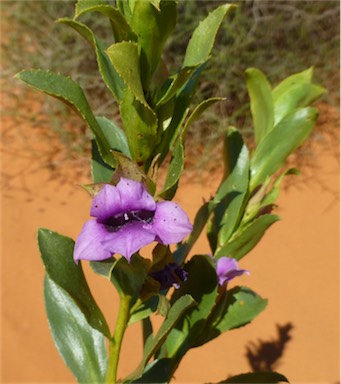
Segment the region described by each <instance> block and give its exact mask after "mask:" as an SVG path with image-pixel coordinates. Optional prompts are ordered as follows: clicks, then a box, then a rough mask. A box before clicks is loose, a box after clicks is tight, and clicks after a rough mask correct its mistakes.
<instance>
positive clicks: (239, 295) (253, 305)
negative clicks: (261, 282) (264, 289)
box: [213, 287, 268, 333]
mask: <svg viewBox="0 0 341 384" xmlns="http://www.w3.org/2000/svg"><path fill="white" fill-rule="evenodd" d="M267 303H268V300H267V299H263V298H262V297H260V296H259V295H257V294H256V293H255V292H253V291H252V290H251V289H249V288H247V287H234V288H232V289H229V290H228V291H227V292H226V293H225V297H223V300H222V303H221V304H222V305H221V308H219V311H220V317H219V318H218V319H216V320H215V321H214V323H213V326H214V328H215V329H217V330H218V331H219V332H220V333H223V332H226V331H228V330H230V329H234V328H239V327H242V326H244V325H246V324H248V323H249V322H250V321H252V320H253V319H254V318H255V317H256V316H258V315H259V314H260V313H261V312H262V311H263V310H264V309H265V307H266V306H267ZM218 306H219V304H218Z"/></svg>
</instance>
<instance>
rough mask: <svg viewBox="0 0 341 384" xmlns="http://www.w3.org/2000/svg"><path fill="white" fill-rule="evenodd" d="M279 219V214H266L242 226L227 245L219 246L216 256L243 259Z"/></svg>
mask: <svg viewBox="0 0 341 384" xmlns="http://www.w3.org/2000/svg"><path fill="white" fill-rule="evenodd" d="M278 220H279V217H278V216H277V215H270V214H266V215H262V216H260V217H258V218H257V219H255V220H253V221H252V222H251V223H249V224H247V225H245V226H242V227H241V228H240V229H238V230H237V231H236V232H235V233H234V235H233V236H232V237H231V238H230V240H229V241H228V242H227V243H226V244H225V245H223V246H221V247H219V248H217V250H216V252H215V253H214V257H215V258H220V257H222V256H229V257H233V258H235V259H237V260H239V259H241V258H242V257H243V256H245V255H246V254H247V253H248V252H250V251H251V249H253V248H254V247H255V246H256V245H257V244H258V242H259V240H260V239H261V238H262V237H263V235H264V233H265V231H266V230H267V229H268V228H269V227H270V226H271V225H272V224H273V223H274V222H276V221H278Z"/></svg>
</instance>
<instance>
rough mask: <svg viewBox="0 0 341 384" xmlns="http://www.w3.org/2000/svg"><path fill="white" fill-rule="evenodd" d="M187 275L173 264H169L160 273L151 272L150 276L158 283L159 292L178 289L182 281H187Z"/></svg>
mask: <svg viewBox="0 0 341 384" xmlns="http://www.w3.org/2000/svg"><path fill="white" fill-rule="evenodd" d="M187 275H188V273H187V272H186V271H184V270H183V269H182V268H180V267H179V266H178V265H177V264H175V263H169V264H167V265H166V266H165V268H164V269H162V270H161V271H156V272H152V273H151V274H150V276H151V277H152V278H153V279H155V280H156V281H158V282H159V283H160V290H161V291H162V290H164V289H168V288H170V287H172V286H173V287H174V288H176V289H178V288H179V287H180V283H181V282H182V281H186V280H187Z"/></svg>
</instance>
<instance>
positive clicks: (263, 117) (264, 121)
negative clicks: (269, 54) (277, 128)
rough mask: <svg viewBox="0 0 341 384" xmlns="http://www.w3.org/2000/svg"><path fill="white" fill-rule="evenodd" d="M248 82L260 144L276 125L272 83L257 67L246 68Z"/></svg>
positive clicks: (256, 133) (255, 127) (253, 118)
mask: <svg viewBox="0 0 341 384" xmlns="http://www.w3.org/2000/svg"><path fill="white" fill-rule="evenodd" d="M246 83H247V89H248V92H249V96H250V101H251V113H252V120H253V126H254V130H255V140H256V143H257V144H259V143H260V142H261V141H262V140H263V138H264V137H265V136H266V135H267V133H268V132H270V131H271V130H272V128H273V126H274V105H273V99H272V91H271V86H270V83H269V82H268V80H267V78H266V77H265V75H264V74H263V73H262V72H261V71H259V70H258V69H256V68H249V69H247V70H246Z"/></svg>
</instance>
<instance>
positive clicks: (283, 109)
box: [275, 84, 326, 125]
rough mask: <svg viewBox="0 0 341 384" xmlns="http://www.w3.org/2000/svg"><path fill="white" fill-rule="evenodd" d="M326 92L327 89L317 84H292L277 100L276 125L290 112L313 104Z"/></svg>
mask: <svg viewBox="0 0 341 384" xmlns="http://www.w3.org/2000/svg"><path fill="white" fill-rule="evenodd" d="M324 93H326V90H325V89H324V88H322V87H320V86H318V85H315V84H297V85H294V86H292V87H291V88H290V90H288V92H286V93H283V94H281V96H280V97H278V98H277V99H276V100H275V125H276V124H278V122H280V121H281V120H282V119H283V118H284V117H285V116H286V115H287V114H288V113H290V112H292V111H293V110H295V109H297V108H300V107H305V106H307V105H309V104H311V103H312V102H314V101H315V100H317V99H318V98H320V97H321V96H322V95H323V94H324Z"/></svg>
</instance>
